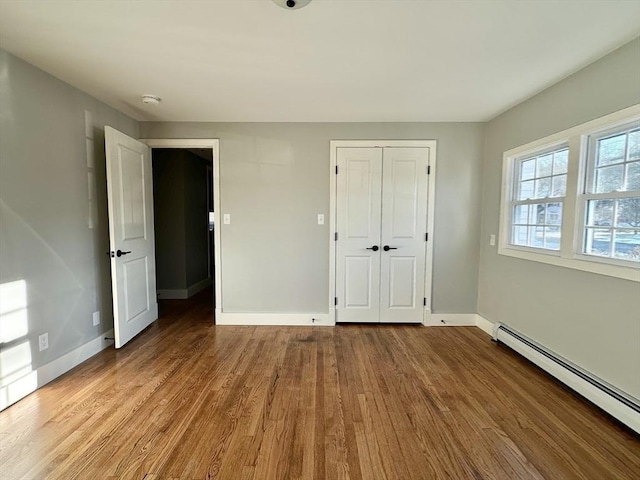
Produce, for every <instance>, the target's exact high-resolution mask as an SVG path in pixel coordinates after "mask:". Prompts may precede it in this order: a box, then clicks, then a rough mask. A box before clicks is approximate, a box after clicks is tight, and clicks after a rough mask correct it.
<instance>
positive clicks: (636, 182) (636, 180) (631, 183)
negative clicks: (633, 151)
mask: <svg viewBox="0 0 640 480" xmlns="http://www.w3.org/2000/svg"><path fill="white" fill-rule="evenodd" d="M627 190H640V162H633V163H628V164H627Z"/></svg>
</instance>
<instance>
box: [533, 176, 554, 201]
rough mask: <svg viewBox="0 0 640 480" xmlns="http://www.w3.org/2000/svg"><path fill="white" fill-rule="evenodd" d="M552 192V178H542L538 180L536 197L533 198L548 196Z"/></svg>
mask: <svg viewBox="0 0 640 480" xmlns="http://www.w3.org/2000/svg"><path fill="white" fill-rule="evenodd" d="M550 193H551V179H550V178H540V179H538V180H536V191H535V197H533V198H546V197H548V196H549V194H550Z"/></svg>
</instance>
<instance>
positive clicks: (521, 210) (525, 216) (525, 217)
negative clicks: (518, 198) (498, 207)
mask: <svg viewBox="0 0 640 480" xmlns="http://www.w3.org/2000/svg"><path fill="white" fill-rule="evenodd" d="M513 223H521V224H522V223H523V224H527V223H529V205H516V207H515V209H514V212H513Z"/></svg>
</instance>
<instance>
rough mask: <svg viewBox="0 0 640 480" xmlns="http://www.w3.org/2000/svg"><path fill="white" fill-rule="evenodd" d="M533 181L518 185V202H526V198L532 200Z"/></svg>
mask: <svg viewBox="0 0 640 480" xmlns="http://www.w3.org/2000/svg"><path fill="white" fill-rule="evenodd" d="M533 186H534V182H533V180H529V181H528V182H522V183H520V191H519V192H518V200H526V199H527V198H533Z"/></svg>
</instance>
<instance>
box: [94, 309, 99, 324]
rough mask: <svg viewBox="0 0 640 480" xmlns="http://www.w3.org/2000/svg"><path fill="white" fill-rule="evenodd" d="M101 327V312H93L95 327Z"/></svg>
mask: <svg viewBox="0 0 640 480" xmlns="http://www.w3.org/2000/svg"><path fill="white" fill-rule="evenodd" d="M98 325H100V312H93V326H94V327H97V326H98Z"/></svg>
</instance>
